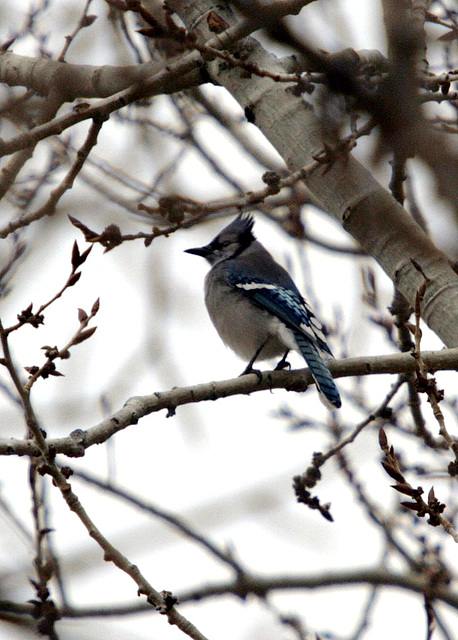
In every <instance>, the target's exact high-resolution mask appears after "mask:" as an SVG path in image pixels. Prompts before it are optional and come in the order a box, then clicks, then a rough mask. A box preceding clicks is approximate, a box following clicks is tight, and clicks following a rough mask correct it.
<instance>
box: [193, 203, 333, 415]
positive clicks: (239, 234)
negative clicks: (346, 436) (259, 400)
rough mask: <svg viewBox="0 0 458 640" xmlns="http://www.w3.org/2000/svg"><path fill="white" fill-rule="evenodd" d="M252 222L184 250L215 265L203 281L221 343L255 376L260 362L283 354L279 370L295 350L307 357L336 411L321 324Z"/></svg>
mask: <svg viewBox="0 0 458 640" xmlns="http://www.w3.org/2000/svg"><path fill="white" fill-rule="evenodd" d="M253 224H254V220H253V218H252V217H251V216H249V215H244V214H240V215H239V216H238V217H237V218H236V219H235V220H234V221H233V222H231V223H230V224H229V225H227V227H225V228H224V229H223V230H222V231H221V232H220V233H219V234H218V235H217V236H216V238H214V239H213V240H212V241H211V242H210V244H207V245H206V246H204V247H199V248H196V249H187V250H186V252H187V253H192V254H194V255H196V256H202V258H205V259H206V260H207V261H208V262H209V263H210V265H211V269H210V271H209V272H208V274H207V276H206V278H205V304H206V306H207V310H208V313H209V314H210V318H211V320H212V322H213V324H214V326H215V328H216V330H217V332H218V334H219V336H220V338H221V339H222V340H223V342H224V343H225V344H226V345H228V346H229V347H230V348H231V349H232V350H233V351H235V353H236V354H237V355H238V356H240V357H241V358H243V359H244V360H248V361H249V363H248V365H247V367H246V369H245V371H244V372H243V373H250V372H253V371H254V369H253V364H254V362H255V361H256V360H257V359H258V358H259V359H261V360H268V359H270V358H275V357H278V356H280V355H282V356H283V357H282V359H281V360H280V362H279V363H278V365H277V367H276V368H277V369H281V368H284V367H285V366H287V365H288V363H287V362H286V356H287V354H288V352H289V351H290V350H291V349H294V350H295V351H298V352H299V353H301V354H302V356H303V357H304V359H305V361H306V363H307V365H308V367H309V369H310V372H311V374H312V376H313V379H314V380H315V383H316V386H317V388H318V391H319V394H320V398H321V400H322V402H323V403H324V404H325V405H326V406H327V407H328V409H336V408H338V407H340V406H341V400H340V395H339V391H338V390H337V387H336V385H335V383H334V380H333V379H332V376H331V373H330V371H329V369H328V368H327V366H326V364H325V363H324V361H323V359H322V357H321V355H320V352H321V353H323V354H326V355H327V356H331V357H332V353H331V351H330V349H329V347H328V345H327V344H326V339H325V337H324V335H323V332H322V328H321V325H320V323H319V322H318V320H317V319H316V317H315V314H314V313H313V311H312V310H311V308H310V307H309V305H308V304H307V302H306V301H305V300H304V298H303V297H302V296H301V294H300V293H299V290H298V289H297V287H296V285H295V284H294V282H293V281H292V279H291V277H290V275H289V274H288V272H287V271H285V269H283V267H281V266H280V265H279V264H278V263H277V262H275V260H274V259H273V257H272V256H271V255H270V253H269V252H268V251H267V250H266V249H264V247H263V246H262V244H261V243H260V242H258V241H257V240H256V238H255V237H254V235H253ZM242 375H243V374H242Z"/></svg>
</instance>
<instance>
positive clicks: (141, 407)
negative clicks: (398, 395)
mask: <svg viewBox="0 0 458 640" xmlns="http://www.w3.org/2000/svg"><path fill="white" fill-rule="evenodd" d="M423 359H424V362H425V364H426V366H427V367H428V369H429V370H431V371H450V370H451V371H456V370H458V348H455V349H444V350H443V351H427V352H425V353H424V354H423ZM328 366H329V369H330V370H331V373H332V374H333V376H334V377H335V378H343V377H348V376H365V375H379V374H387V373H392V374H398V373H406V372H410V371H414V370H415V366H416V365H415V360H414V358H413V357H412V355H411V354H408V353H401V354H392V355H386V356H372V357H367V358H348V359H346V360H340V361H330V362H329V363H328ZM312 382H313V380H312V376H311V374H310V372H309V370H308V369H298V370H296V371H266V372H264V373H262V377H261V379H259V378H258V376H257V375H256V374H253V373H250V374H248V375H244V376H241V377H238V378H233V379H230V380H221V381H218V382H206V383H203V384H199V385H194V386H190V387H178V388H175V389H172V390H170V391H161V392H156V393H153V394H151V395H149V396H137V397H133V398H130V399H129V400H127V402H126V403H125V405H124V406H123V407H122V409H119V411H116V413H114V414H113V415H112V416H111V417H110V418H107V419H106V420H103V421H102V422H100V423H99V424H97V425H95V426H93V427H90V428H89V429H87V430H82V429H77V430H75V431H73V432H72V433H71V434H70V435H69V436H67V437H65V438H55V439H49V440H47V441H46V442H47V445H48V447H49V448H50V449H51V450H52V451H53V452H54V453H63V454H65V455H67V456H70V457H80V456H84V452H85V450H86V449H87V448H89V447H91V446H92V445H94V444H101V443H102V442H106V441H107V440H108V439H109V438H111V436H112V435H113V434H115V433H117V432H118V431H121V430H122V429H125V428H126V427H129V426H130V425H133V424H137V423H138V421H139V420H140V419H141V418H143V417H144V416H147V415H149V414H151V413H156V412H158V411H162V410H163V409H167V412H168V413H167V415H168V416H173V415H174V414H175V411H176V409H177V407H179V406H181V405H185V404H194V403H197V402H204V401H208V400H211V401H214V400H218V399H219V398H228V397H230V396H235V395H249V394H251V393H255V392H258V391H266V390H272V389H285V390H286V391H296V392H298V391H304V390H305V389H306V388H307V387H308V385H309V384H311V383H312ZM0 455H29V456H37V455H40V450H39V448H38V447H37V445H36V444H34V443H33V442H32V441H30V440H16V439H14V438H11V439H10V440H0Z"/></svg>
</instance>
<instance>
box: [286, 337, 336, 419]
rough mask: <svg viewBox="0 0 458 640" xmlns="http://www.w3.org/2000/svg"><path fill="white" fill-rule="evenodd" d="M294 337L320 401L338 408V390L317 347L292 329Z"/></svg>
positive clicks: (330, 406)
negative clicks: (313, 381)
mask: <svg viewBox="0 0 458 640" xmlns="http://www.w3.org/2000/svg"><path fill="white" fill-rule="evenodd" d="M294 337H295V339H296V342H297V346H298V347H299V349H300V351H301V354H302V356H303V357H304V359H305V361H306V363H307V366H308V367H309V369H310V373H311V374H312V376H313V379H314V380H315V384H316V386H317V389H318V391H319V393H320V397H321V399H322V401H323V402H324V404H325V405H326V406H327V407H328V408H330V409H338V408H339V407H340V406H341V405H342V401H341V399H340V394H339V391H338V389H337V387H336V384H335V382H334V380H333V378H332V375H331V372H330V371H329V369H328V368H327V366H326V363H325V362H324V360H323V358H322V357H321V355H320V354H319V352H318V350H317V348H316V347H315V345H314V344H313V343H312V342H311V341H310V340H309V339H308V338H307V337H306V336H305V335H304V334H303V333H300V332H299V331H294Z"/></svg>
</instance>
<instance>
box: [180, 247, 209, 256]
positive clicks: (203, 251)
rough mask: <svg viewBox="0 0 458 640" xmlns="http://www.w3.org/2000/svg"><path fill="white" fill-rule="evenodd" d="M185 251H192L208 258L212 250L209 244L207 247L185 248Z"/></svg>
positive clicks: (195, 254) (196, 254)
mask: <svg viewBox="0 0 458 640" xmlns="http://www.w3.org/2000/svg"><path fill="white" fill-rule="evenodd" d="M184 252H185V253H192V254H193V255H194V256H201V257H202V258H206V257H207V256H208V255H209V254H210V253H211V252H212V250H211V247H209V246H208V245H207V246H205V247H196V248H195V249H185V250H184Z"/></svg>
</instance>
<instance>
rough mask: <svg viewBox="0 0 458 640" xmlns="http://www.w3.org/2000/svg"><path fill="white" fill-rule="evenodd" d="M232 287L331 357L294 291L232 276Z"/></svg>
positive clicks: (311, 315)
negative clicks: (239, 290) (241, 291)
mask: <svg viewBox="0 0 458 640" xmlns="http://www.w3.org/2000/svg"><path fill="white" fill-rule="evenodd" d="M229 279H230V281H231V284H232V285H233V286H235V287H237V288H238V289H241V290H243V292H244V293H245V295H246V296H247V297H248V298H249V299H250V300H252V301H253V302H254V303H255V304H257V305H258V306H259V307H261V308H263V309H266V310H267V311H270V313H272V314H273V315H274V316H276V317H277V318H279V319H280V320H281V321H282V322H284V323H285V324H286V326H287V327H288V328H289V329H291V330H295V331H298V332H299V333H301V334H303V335H304V337H306V338H308V340H310V341H311V342H312V343H313V344H315V345H316V346H317V347H318V349H319V350H320V351H323V352H325V353H327V354H329V355H331V356H332V353H331V350H330V349H329V347H328V345H327V343H326V338H325V336H324V334H323V330H322V328H321V324H320V323H319V322H318V320H317V318H316V316H315V314H314V313H313V311H312V309H311V308H310V307H309V305H308V304H307V303H306V301H305V300H304V298H303V297H302V296H301V295H300V293H299V292H298V291H297V289H296V287H294V289H292V288H291V287H284V286H279V285H276V284H271V283H269V282H266V281H263V280H261V279H259V278H243V277H240V276H237V275H236V274H232V276H231V275H230V276H229Z"/></svg>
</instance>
